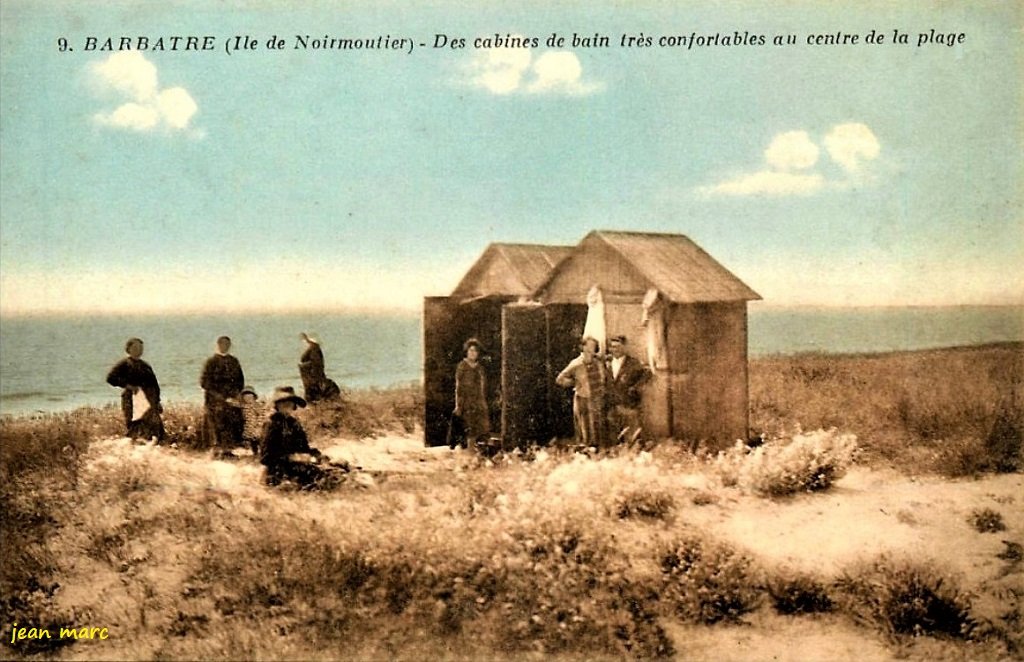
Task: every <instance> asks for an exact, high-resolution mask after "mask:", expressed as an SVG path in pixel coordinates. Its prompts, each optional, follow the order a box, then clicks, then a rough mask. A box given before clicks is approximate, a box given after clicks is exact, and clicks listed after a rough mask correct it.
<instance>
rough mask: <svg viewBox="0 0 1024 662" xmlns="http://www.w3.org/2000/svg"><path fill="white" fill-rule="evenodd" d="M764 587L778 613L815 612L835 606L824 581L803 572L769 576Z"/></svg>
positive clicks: (824, 610) (828, 609)
mask: <svg viewBox="0 0 1024 662" xmlns="http://www.w3.org/2000/svg"><path fill="white" fill-rule="evenodd" d="M766 588H767V590H768V595H769V596H770V597H771V601H772V606H773V607H774V608H775V611H777V612H779V613H780V614H790V615H797V614H816V613H819V612H826V611H831V610H832V608H833V607H834V606H835V605H834V603H833V602H832V597H831V596H830V595H829V589H828V586H826V585H825V583H824V582H822V581H821V580H819V579H817V578H816V577H812V576H810V575H805V574H790V573H782V574H779V575H774V576H772V577H769V579H768V581H767V583H766Z"/></svg>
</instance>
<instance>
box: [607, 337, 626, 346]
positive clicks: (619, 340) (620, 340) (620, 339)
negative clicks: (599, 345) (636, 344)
mask: <svg viewBox="0 0 1024 662" xmlns="http://www.w3.org/2000/svg"><path fill="white" fill-rule="evenodd" d="M608 342H617V343H622V344H623V345H625V344H626V336H612V337H610V338H609V339H608Z"/></svg>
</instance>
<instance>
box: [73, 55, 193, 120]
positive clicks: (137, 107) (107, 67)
mask: <svg viewBox="0 0 1024 662" xmlns="http://www.w3.org/2000/svg"><path fill="white" fill-rule="evenodd" d="M90 69H91V72H92V75H93V79H94V81H95V82H96V84H97V86H98V87H99V89H100V90H101V91H104V92H113V93H115V94H116V95H117V96H119V97H121V99H122V101H123V103H121V105H119V106H117V107H116V108H115V109H114V110H112V111H108V112H100V113H96V114H95V115H94V116H93V119H94V120H95V121H96V123H97V124H100V125H102V126H108V127H113V128H118V129H128V130H131V131H151V130H153V129H157V128H160V127H164V128H167V129H171V130H177V131H180V130H184V129H187V128H188V125H189V122H190V121H191V120H192V116H193V115H195V113H196V111H197V110H198V109H199V106H198V105H196V102H195V100H194V99H193V98H192V95H191V94H189V93H188V90H186V89H185V88H183V87H171V88H166V89H160V87H159V83H158V77H157V70H156V65H154V64H153V63H152V62H150V61H149V60H147V59H146V57H145V56H144V55H142V54H141V53H139V52H138V51H119V52H117V53H114V54H112V55H111V56H110V57H108V58H107V59H106V60H103V61H102V62H96V63H93V64H92V65H91V67H90Z"/></svg>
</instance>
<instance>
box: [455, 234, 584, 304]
mask: <svg viewBox="0 0 1024 662" xmlns="http://www.w3.org/2000/svg"><path fill="white" fill-rule="evenodd" d="M572 250H573V248H572V246H550V245H545V244H500V243H499V244H491V245H489V246H488V247H487V248H486V249H485V250H484V252H483V254H482V255H481V256H480V257H479V259H477V261H476V262H475V263H474V264H473V266H472V267H470V268H469V271H467V272H466V275H465V276H463V277H462V280H461V281H459V284H458V285H456V286H455V289H454V290H452V294H451V296H452V297H453V298H457V299H463V300H466V299H477V298H482V297H489V296H508V297H524V296H530V295H531V294H533V292H534V291H535V290H536V289H537V288H538V287H539V286H540V285H541V283H543V282H544V281H545V280H546V279H547V277H548V275H549V274H550V273H551V271H552V270H553V269H554V268H555V266H557V265H558V263H559V262H561V261H562V259H564V258H565V256H567V255H568V254H569V253H570V252H571V251H572Z"/></svg>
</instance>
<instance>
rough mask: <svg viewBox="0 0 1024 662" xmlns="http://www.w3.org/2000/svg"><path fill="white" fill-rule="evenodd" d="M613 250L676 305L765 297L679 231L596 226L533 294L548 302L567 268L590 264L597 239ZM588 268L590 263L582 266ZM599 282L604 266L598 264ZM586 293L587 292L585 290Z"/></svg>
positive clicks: (652, 286) (596, 266)
mask: <svg viewBox="0 0 1024 662" xmlns="http://www.w3.org/2000/svg"><path fill="white" fill-rule="evenodd" d="M598 242H599V243H600V244H603V245H604V246H606V247H608V248H610V249H611V251H612V252H613V253H614V254H616V255H618V256H620V257H621V258H622V260H623V261H624V262H625V263H626V264H628V266H629V267H630V268H631V269H632V270H635V272H637V273H638V274H639V275H640V276H641V277H642V279H643V280H644V281H646V285H647V287H648V288H654V289H657V290H658V291H659V292H661V293H662V294H663V295H664V296H665V297H666V298H667V299H668V300H670V301H672V302H673V303H711V302H725V301H752V300H758V299H760V298H761V296H760V295H759V294H758V293H757V292H755V291H754V290H752V289H750V288H749V287H747V285H746V284H745V283H743V281H741V280H740V279H739V278H737V277H736V276H735V275H733V274H732V273H731V272H730V271H729V270H728V269H726V268H725V267H723V266H722V265H721V264H719V263H718V262H717V261H716V260H715V259H714V258H713V257H711V256H710V255H708V254H707V252H705V251H704V250H703V249H702V248H701V247H700V246H698V245H697V244H695V243H694V242H693V241H692V240H690V238H689V237H686V236H685V235H681V234H662V233H649V232H616V231H608V230H595V231H593V232H591V233H590V234H588V235H587V236H586V237H584V238H583V240H582V241H580V243H579V244H578V245H577V246H576V248H574V249H573V252H572V254H571V255H570V256H569V257H568V259H564V260H563V261H562V262H561V263H560V264H559V265H558V266H557V267H556V268H555V269H553V270H552V271H551V273H550V274H549V275H548V277H547V278H546V279H545V281H544V282H543V283H542V284H541V285H540V286H539V287H538V288H537V290H536V291H535V292H534V295H535V296H536V297H537V298H539V299H540V300H542V301H543V300H545V298H546V297H545V295H546V293H548V292H549V291H550V290H551V289H552V286H553V285H557V281H558V279H559V276H560V274H561V273H562V272H563V271H564V270H567V269H579V268H581V267H580V266H578V265H584V264H586V253H587V251H588V250H594V248H595V246H596V245H597V243H598ZM582 268H589V267H582ZM593 268H594V269H595V270H597V273H595V279H594V281H595V283H596V282H598V281H599V279H598V278H597V276H598V275H599V273H600V271H601V270H602V269H603V268H604V266H603V265H600V264H595V265H594V267H593ZM581 294H582V295H584V296H585V292H584V293H581Z"/></svg>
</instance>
